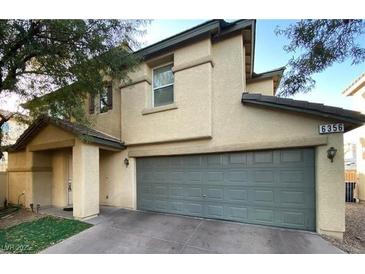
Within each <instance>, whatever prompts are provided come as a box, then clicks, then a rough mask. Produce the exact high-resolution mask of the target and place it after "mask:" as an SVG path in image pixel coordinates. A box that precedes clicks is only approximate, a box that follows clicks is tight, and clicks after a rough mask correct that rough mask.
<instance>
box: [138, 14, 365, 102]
mask: <svg viewBox="0 0 365 274" xmlns="http://www.w3.org/2000/svg"><path fill="white" fill-rule="evenodd" d="M204 21H206V20H154V21H152V23H151V24H150V25H149V26H148V28H147V34H146V36H145V38H144V40H145V42H146V44H145V45H149V44H152V43H155V42H158V41H159V40H162V39H164V38H167V37H169V36H171V35H174V34H176V33H178V32H181V31H184V30H186V29H188V28H191V27H193V26H196V25H198V24H200V23H202V22H204ZM293 22H295V21H293V20H257V23H256V53H255V72H258V73H259V72H263V71H267V70H271V69H274V68H278V67H281V66H284V65H285V64H286V63H287V61H288V60H289V59H290V57H291V55H290V54H288V53H286V52H285V51H284V50H283V46H284V45H286V44H287V43H288V41H287V39H286V38H285V37H282V36H279V37H278V36H276V35H275V33H274V30H275V28H276V26H279V27H285V26H288V25H289V24H290V23H293ZM363 43H364V46H365V39H363ZM363 72H365V64H364V63H363V64H360V65H357V66H353V65H351V62H350V61H346V62H344V63H341V64H334V65H333V66H332V67H330V68H328V69H326V70H325V71H324V72H322V73H320V74H318V75H315V77H314V79H315V80H316V82H317V84H316V87H315V89H314V90H313V91H312V92H310V93H308V94H298V95H296V96H295V97H293V98H295V99H300V100H309V101H313V102H319V103H324V104H328V105H333V106H339V107H344V108H351V105H352V102H351V99H350V98H346V97H344V96H342V94H341V93H342V91H343V90H344V89H345V88H346V87H347V86H348V85H349V84H350V83H351V82H352V81H353V80H354V79H355V78H357V77H358V76H359V75H360V74H362V73H363Z"/></svg>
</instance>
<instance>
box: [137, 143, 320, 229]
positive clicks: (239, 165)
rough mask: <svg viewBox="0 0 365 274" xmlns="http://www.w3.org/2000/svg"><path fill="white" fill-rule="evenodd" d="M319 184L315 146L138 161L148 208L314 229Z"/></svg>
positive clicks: (140, 190)
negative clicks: (315, 171)
mask: <svg viewBox="0 0 365 274" xmlns="http://www.w3.org/2000/svg"><path fill="white" fill-rule="evenodd" d="M161 158H163V160H160V159H161ZM155 160H157V162H156V163H154V161H155ZM314 188H315V185H314V150H313V149H284V150H271V151H255V152H234V153H219V154H210V155H186V156H173V157H151V158H142V159H137V207H138V208H139V209H142V210H153V211H160V212H167V213H177V214H184V215H191V216H198V217H208V218H217V219H225V220H234V221H240V222H247V223H253V224H263V225H272V226H280V227H289V228H297V229H306V230H314V229H315V191H314Z"/></svg>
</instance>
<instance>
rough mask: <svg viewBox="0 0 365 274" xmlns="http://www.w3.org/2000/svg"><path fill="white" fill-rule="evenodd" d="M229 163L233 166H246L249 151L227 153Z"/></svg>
mask: <svg viewBox="0 0 365 274" xmlns="http://www.w3.org/2000/svg"><path fill="white" fill-rule="evenodd" d="M227 160H228V161H227V165H228V166H229V167H231V168H244V167H245V166H246V165H247V153H243V152H241V153H240V152H237V153H230V154H227Z"/></svg>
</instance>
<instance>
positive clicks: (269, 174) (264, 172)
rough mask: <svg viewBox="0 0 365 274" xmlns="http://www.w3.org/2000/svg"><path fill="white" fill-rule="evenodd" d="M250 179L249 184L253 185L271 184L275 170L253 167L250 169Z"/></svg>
mask: <svg viewBox="0 0 365 274" xmlns="http://www.w3.org/2000/svg"><path fill="white" fill-rule="evenodd" d="M252 172H253V174H252V180H251V184H253V185H266V186H272V185H274V182H275V175H274V174H275V171H274V170H268V169H257V170H256V169H255V170H252Z"/></svg>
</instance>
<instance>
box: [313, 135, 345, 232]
mask: <svg viewBox="0 0 365 274" xmlns="http://www.w3.org/2000/svg"><path fill="white" fill-rule="evenodd" d="M330 147H335V148H336V149H337V153H336V156H335V158H334V160H333V163H332V162H331V161H330V160H329V159H328V158H327V149H328V148H330ZM315 162H316V172H315V173H316V203H317V208H316V216H317V231H318V232H319V233H323V234H327V235H330V236H333V237H337V238H340V239H342V233H343V232H344V231H345V186H344V180H345V179H344V152H343V135H342V134H332V135H329V136H328V144H327V145H326V146H319V147H317V149H316V159H315Z"/></svg>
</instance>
